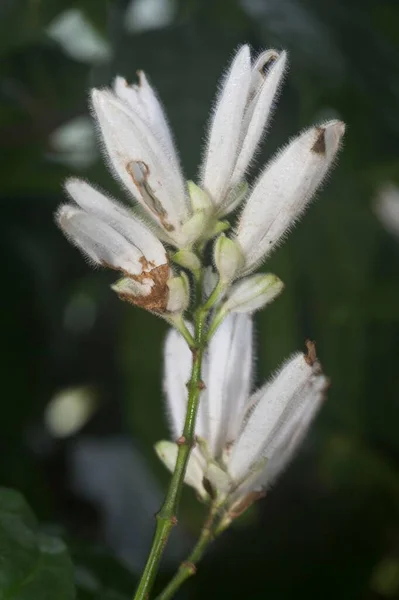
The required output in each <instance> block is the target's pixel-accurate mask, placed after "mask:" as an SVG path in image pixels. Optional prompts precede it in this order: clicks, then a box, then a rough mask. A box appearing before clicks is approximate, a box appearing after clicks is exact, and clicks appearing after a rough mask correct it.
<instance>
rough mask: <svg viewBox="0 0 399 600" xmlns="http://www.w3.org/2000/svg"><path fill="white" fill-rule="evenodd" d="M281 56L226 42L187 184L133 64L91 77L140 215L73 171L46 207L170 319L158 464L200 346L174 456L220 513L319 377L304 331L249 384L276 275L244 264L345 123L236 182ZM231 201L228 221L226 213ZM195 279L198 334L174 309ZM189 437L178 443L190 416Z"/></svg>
mask: <svg viewBox="0 0 399 600" xmlns="http://www.w3.org/2000/svg"><path fill="white" fill-rule="evenodd" d="M285 68H286V54H285V52H277V51H275V50H267V51H265V52H262V53H261V54H260V55H259V56H258V57H257V58H255V60H252V59H251V56H250V50H249V47H248V46H246V45H244V46H242V47H241V48H240V49H239V50H238V52H237V53H236V54H235V56H234V58H233V61H232V63H231V65H230V67H229V69H228V70H227V72H226V74H225V75H224V78H223V81H222V83H221V86H220V91H219V94H218V97H217V99H216V102H215V107H214V111H213V115H212V119H211V124H210V129H209V133H208V137H207V143H206V149H205V153H204V158H203V163H202V165H201V168H200V177H199V181H198V182H197V183H194V182H192V181H185V180H184V178H183V175H182V170H181V167H180V163H179V158H178V155H177V152H176V148H175V144H174V141H173V137H172V134H171V131H170V129H169V126H168V123H167V119H166V117H165V113H164V110H163V108H162V106H161V104H160V101H159V100H158V97H157V95H156V93H155V91H154V90H153V88H152V87H151V85H150V84H149V82H148V80H147V78H146V76H145V74H144V73H142V72H140V73H139V83H138V84H137V85H129V84H128V83H127V82H126V81H125V80H124V79H123V78H121V77H117V78H116V79H115V81H114V84H113V88H112V89H101V90H94V91H93V92H92V107H93V113H94V115H95V117H96V119H97V122H98V127H99V131H100V132H101V136H102V140H103V146H104V150H105V153H106V157H107V159H108V163H109V166H110V168H111V170H112V171H113V173H114V175H115V177H116V178H117V179H118V180H119V181H120V182H121V183H122V185H123V187H124V188H125V190H126V191H127V192H128V194H130V196H131V198H132V200H133V201H134V202H136V203H137V204H139V205H140V207H141V214H142V215H143V216H142V217H138V216H137V214H136V212H134V211H133V210H131V209H129V208H128V207H126V206H124V205H122V204H120V203H118V202H117V201H116V200H114V199H112V198H110V197H109V196H107V195H106V194H104V193H103V192H102V191H100V190H98V189H96V188H95V187H93V186H91V185H90V184H89V183H87V182H85V181H82V180H78V179H70V180H68V181H67V182H66V186H65V187H66V191H67V193H68V195H69V196H70V198H71V202H70V203H69V204H66V205H64V206H62V207H61V208H60V209H59V210H58V212H57V221H58V224H59V225H60V227H61V228H62V230H63V231H64V232H65V234H66V235H67V236H68V237H69V239H70V240H71V242H72V243H73V244H75V245H76V246H78V247H79V248H80V249H81V250H82V251H83V253H84V254H85V255H86V256H87V257H88V258H89V259H90V260H91V261H92V262H93V263H94V264H96V265H102V266H107V267H110V268H112V269H115V270H117V271H119V272H120V273H121V278H120V279H119V280H118V281H117V282H116V283H115V284H114V285H113V289H114V290H115V291H116V292H117V293H118V294H119V296H120V297H121V298H122V299H124V300H128V301H129V302H131V303H133V304H136V305H138V306H142V307H144V308H146V309H147V310H150V311H151V312H153V313H156V314H158V315H160V316H162V317H163V318H165V319H167V320H168V321H169V322H170V323H172V324H173V325H174V326H175V327H176V329H177V330H176V329H172V330H171V331H170V332H169V334H168V337H167V341H166V347H165V355H166V358H165V391H166V397H167V402H168V407H169V413H170V423H171V428H172V433H173V437H174V439H175V440H177V441H173V442H167V441H163V442H159V443H158V444H157V446H156V449H157V452H158V454H159V456H160V457H161V459H162V460H163V461H164V463H165V464H166V466H167V467H168V468H169V469H171V470H173V469H174V468H175V465H176V462H177V461H178V460H179V458H178V454H179V450H178V447H179V443H178V440H179V439H180V440H181V439H182V438H181V434H182V431H183V423H184V422H185V415H186V409H187V404H188V402H189V401H190V400H189V393H192V392H188V389H187V382H188V380H189V376H190V371H191V373H195V369H194V367H193V368H192V361H193V365H194V361H195V359H193V356H195V353H197V352H198V351H199V350H200V353H201V356H202V353H203V352H205V357H204V361H203V369H202V381H201V382H200V381H199V380H197V382H196V384H195V385H196V386H197V387H195V389H196V390H197V391H196V392H193V393H192V398H194V400H193V402H194V404H193V405H192V408H191V410H192V411H194V413H193V414H194V415H195V410H196V409H197V405H196V404H195V402H197V403H198V398H199V391H198V390H199V389H200V388H199V387H198V385H199V383H201V387H203V388H204V390H203V392H202V394H201V402H200V405H199V411H198V419H197V422H196V429H195V433H196V440H195V441H196V446H195V448H194V449H193V450H192V452H191V455H190V458H189V460H188V463H187V462H185V463H184V468H185V465H186V464H188V468H187V471H186V473H185V481H186V482H187V483H188V484H189V485H191V486H193V487H194V488H195V489H196V491H197V492H198V494H199V496H200V497H201V498H202V499H204V500H207V499H209V498H211V499H212V502H213V504H215V503H216V506H218V507H219V509H220V510H221V511H224V512H223V514H224V517H223V518H222V525H223V526H225V525H227V524H228V523H229V522H230V521H231V520H232V519H233V518H234V517H235V516H236V515H237V514H239V513H240V512H241V511H242V510H244V509H245V508H246V507H247V506H248V505H249V504H250V503H251V502H252V501H253V500H254V499H256V497H258V496H259V494H262V493H263V492H264V490H265V489H266V488H267V487H268V486H269V485H270V483H271V482H273V481H274V479H275V478H276V477H277V476H278V474H279V473H280V472H281V471H282V469H283V468H284V467H285V465H286V464H287V462H288V461H289V460H290V459H291V457H292V455H293V453H294V451H295V450H296V449H297V448H298V446H299V444H300V442H301V441H302V439H303V437H304V435H305V434H306V431H307V429H308V427H309V425H310V423H311V421H312V419H313V417H314V415H315V414H316V412H317V410H318V408H319V406H320V403H321V401H322V398H323V392H324V390H325V388H326V379H325V377H324V376H323V375H322V373H321V368H320V364H319V362H318V361H317V359H316V356H315V350H314V346H313V345H312V344H310V343H309V345H308V353H307V354H306V355H305V354H302V353H299V354H296V355H294V356H293V357H291V358H290V359H289V360H288V361H287V362H286V363H285V364H284V365H283V366H282V368H281V370H280V371H279V372H278V373H277V374H276V375H275V377H274V378H273V380H272V381H270V382H268V383H266V384H265V385H264V386H263V387H262V388H260V389H259V390H257V391H255V392H254V393H252V395H251V389H250V387H251V367H252V318H251V313H253V312H254V311H255V310H258V309H259V308H261V307H263V306H265V305H266V304H268V303H269V302H271V301H272V300H273V299H274V298H275V297H276V296H277V295H278V294H279V293H280V292H281V291H282V288H283V284H282V282H281V281H280V280H279V279H278V277H276V276H275V275H273V274H270V273H266V274H254V273H253V272H254V271H255V270H256V269H257V268H258V267H259V266H260V264H261V263H262V262H263V261H264V260H265V259H266V258H267V257H268V256H269V255H270V253H271V252H272V251H273V250H274V249H275V248H276V246H277V245H278V244H279V243H280V242H281V241H282V240H283V239H284V236H285V235H286V234H287V232H288V231H289V230H290V228H291V227H292V226H293V224H294V223H295V222H296V221H297V219H298V218H299V217H300V216H301V214H302V213H303V212H304V210H305V209H306V207H307V206H308V204H309V202H310V200H311V198H312V197H313V195H314V193H315V191H316V190H317V188H318V187H319V186H320V184H321V182H322V181H323V179H324V178H325V176H326V174H327V172H328V170H329V168H330V167H331V165H332V164H333V162H334V159H335V156H336V154H337V151H338V149H339V146H340V142H341V139H342V136H343V133H344V124H343V123H342V122H340V121H336V120H332V121H328V122H325V123H322V124H319V125H317V126H315V127H311V128H310V129H307V130H305V131H303V132H302V133H300V134H299V135H298V136H297V137H295V138H294V139H292V140H291V141H290V142H289V144H288V145H287V146H286V147H285V148H283V149H282V150H280V151H279V152H278V153H277V154H276V155H275V156H274V158H272V160H271V161H270V162H269V164H268V165H266V167H265V168H264V170H263V171H262V172H261V173H260V175H259V176H258V178H257V179H256V181H255V182H254V183H253V184H252V185H251V186H248V184H247V182H246V176H247V172H248V169H249V167H250V166H251V163H252V161H253V158H254V156H255V154H256V152H257V150H258V148H259V144H260V142H261V141H262V138H263V135H264V132H265V130H266V127H267V124H268V121H269V118H270V115H271V111H272V109H273V105H274V102H275V99H276V96H277V94H278V91H279V88H280V85H281V82H282V79H283V77H284V72H285ZM237 208H239V215H238V219H237V222H236V223H235V226H234V227H233V228H232V229H231V230H230V224H229V222H228V221H226V220H225V217H226V215H229V214H230V213H232V212H233V211H234V210H235V209H237ZM212 239H214V243H213V266H214V268H208V269H206V268H205V265H204V264H203V260H204V248H205V245H206V244H207V243H208V242H209V241H210V240H212ZM182 268H183V270H181V269H182ZM194 282H195V286H193V289H194V288H195V290H196V298H197V306H196V310H195V311H193V313H195V315H196V316H195V318H196V319H197V316H198V315H200V317H201V315H205V317H204V319H205V320H204V321H203V322H201V323H200V326H199V328H198V322H199V321H196V328H197V330H198V331H199V332H200V333H199V334H198V335H199V338H198V339H197V338H196V339H194V335H193V326H192V324H191V323H190V322H188V321H186V320H185V314H186V312H187V309H188V308H189V305H190V298H191V289H190V288H191V286H192V283H194ZM203 298H205V300H203ZM202 302H204V304H202ZM200 317H198V318H200ZM202 327H204V328H205V330H206V336H205V337H203V335H202V333H201V331H202V329H201V328H202ZM181 334H182V335H181ZM195 335H197V334H195ZM183 338H184V339H183ZM204 340H205V341H204ZM186 342H188V343H189V345H190V346H191V347H190V348H189V346H188V345H187V343H186ZM208 343H209V346H208V347H207V344H208ZM200 370H201V369H200V367H199V369H197V371H198V373H200ZM198 373H197V375H198ZM194 383H195V382H194ZM196 394H197V395H196ZM193 407H194V408H193ZM189 412H190V411H187V414H189ZM193 424H195V420H194V421H193ZM190 436H191V438H190V440H189V442H190V444H191V443H192V442H193V436H194V425H193V426H191V425H190ZM181 443H183V444H184V443H188V441H186V440H183V442H181ZM180 445H181V444H180ZM182 456H183V454H182V453H180V457H182ZM186 457H187V459H188V454H186ZM182 460H185V458H184V456H183V459H182ZM180 464H182V463H180ZM184 468H183V469H180V473H181V477H183V474H184ZM176 472H178V471H176ZM180 481H182V479H181V480H180ZM176 489H178V488H176ZM173 493H174V492H173ZM176 498H177V496H176ZM176 502H177V500H176Z"/></svg>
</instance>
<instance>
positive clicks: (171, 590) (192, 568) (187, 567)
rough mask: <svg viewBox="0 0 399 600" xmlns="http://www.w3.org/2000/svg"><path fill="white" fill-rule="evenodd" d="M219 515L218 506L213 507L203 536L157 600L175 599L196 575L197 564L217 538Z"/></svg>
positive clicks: (203, 529) (203, 530)
mask: <svg viewBox="0 0 399 600" xmlns="http://www.w3.org/2000/svg"><path fill="white" fill-rule="evenodd" d="M217 513H218V508H217V507H216V506H213V507H211V510H210V512H209V516H208V518H207V520H206V522H205V525H204V527H203V528H202V531H201V535H200V537H199V538H198V541H197V543H196V545H195V546H194V548H193V550H192V552H191V554H190V556H189V557H188V558H187V560H185V561H184V562H182V563H181V565H180V567H179V569H178V571H177V573H176V575H175V576H174V577H173V579H171V581H170V582H169V583H168V585H167V586H166V588H165V589H164V590H163V591H162V592H161V593H160V594H159V596H157V598H156V600H169V599H170V598H173V596H174V595H175V593H176V592H177V590H178V589H179V587H180V586H181V585H182V584H183V583H184V582H185V581H186V580H187V579H189V578H190V577H192V576H193V575H195V573H196V572H197V563H198V562H199V561H200V560H201V558H202V557H203V555H204V553H205V550H206V549H207V547H208V545H209V544H210V542H211V541H212V540H213V538H214V537H215V536H214V531H213V524H214V520H215V517H216V515H217Z"/></svg>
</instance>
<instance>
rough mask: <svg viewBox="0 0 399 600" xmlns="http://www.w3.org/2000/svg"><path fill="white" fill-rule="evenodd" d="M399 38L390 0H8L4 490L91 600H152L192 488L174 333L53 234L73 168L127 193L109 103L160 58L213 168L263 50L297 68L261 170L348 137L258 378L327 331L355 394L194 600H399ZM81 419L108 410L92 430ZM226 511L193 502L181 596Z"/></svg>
mask: <svg viewBox="0 0 399 600" xmlns="http://www.w3.org/2000/svg"><path fill="white" fill-rule="evenodd" d="M82 23H83V24H82ZM398 28H399V5H398V3H397V2H394V1H391V2H389V1H388V0H331V1H324V0H302V1H300V0H242V1H241V2H239V1H238V0H229V1H227V0H226V1H223V0H214V1H213V2H212V1H210V0H209V1H205V0H202V1H201V0H186V1H184V0H176V1H174V2H173V1H172V0H171V1H170V2H169V1H167V0H164V1H161V0H158V1H155V0H144V2H143V1H142V0H141V1H140V2H139V1H138V0H136V1H133V2H127V1H113V2H112V1H109V2H104V1H102V0H81V1H80V2H68V1H66V0H30V1H28V0H0V149H1V150H0V152H1V157H0V201H1V209H2V214H1V219H0V232H1V233H0V247H1V255H0V256H1V262H2V269H1V273H2V281H3V284H2V293H1V310H0V320H1V325H0V327H1V329H0V331H1V362H0V364H1V380H0V381H1V391H2V393H1V395H2V400H1V418H0V456H1V460H0V485H3V486H6V487H12V488H16V489H18V490H20V491H21V492H22V493H23V494H24V496H25V498H26V499H27V501H28V502H29V504H30V505H31V507H32V509H33V510H34V512H35V513H36V515H37V517H38V519H39V522H40V524H41V526H42V527H43V528H44V529H46V530H49V531H55V532H57V533H59V534H60V535H62V536H63V537H64V539H66V540H67V541H68V543H69V546H70V551H71V555H72V558H73V561H74V565H75V577H76V582H77V584H78V598H82V599H100V598H103V599H105V598H107V599H110V600H112V599H114V600H118V598H119V599H122V600H123V598H129V596H131V595H132V593H133V590H134V586H135V581H136V579H137V576H138V574H139V572H140V568H141V566H142V564H143V561H144V560H145V556H146V552H147V550H148V547H149V544H150V540H151V535H152V531H153V526H154V520H153V514H154V513H155V511H156V510H157V508H158V507H159V504H160V502H161V500H162V496H163V491H164V489H165V486H166V484H167V481H168V475H167V473H166V471H165V470H164V468H163V467H162V465H161V464H159V463H158V461H157V459H156V457H155V453H154V451H153V445H154V443H155V442H156V441H158V440H159V439H161V438H165V437H167V436H168V432H167V426H166V420H165V411H164V407H163V398H162V375H161V374H162V342H163V338H164V335H165V331H166V325H165V324H164V323H163V322H162V321H161V320H158V319H156V318H155V317H153V316H151V315H149V314H147V313H145V312H144V311H142V310H140V309H138V308H133V307H132V306H129V305H126V304H124V303H121V302H120V301H119V300H118V299H117V297H116V295H115V294H113V292H112V291H111V290H110V288H109V284H110V283H111V282H112V281H113V278H114V277H113V274H112V273H108V272H105V271H100V270H98V271H93V270H91V269H90V268H89V267H88V265H87V264H86V263H85V262H84V260H82V257H81V255H80V254H79V253H78V252H77V251H76V250H75V249H74V248H73V247H72V246H70V245H69V244H68V243H67V241H66V240H65V239H64V238H63V236H62V235H61V233H60V231H59V230H58V229H57V228H56V226H55V224H54V221H53V214H54V211H55V209H56V207H57V206H58V205H59V203H60V202H62V200H63V191H62V183H63V180H64V179H65V177H66V176H68V175H71V174H75V175H78V176H81V177H84V178H87V179H90V180H91V181H92V182H96V183H98V184H101V185H102V186H104V188H106V189H108V190H110V191H111V192H113V193H114V194H115V195H117V196H119V197H120V198H123V197H124V194H123V191H121V190H120V189H118V187H117V184H116V182H114V181H113V180H112V178H111V176H110V174H109V172H108V171H107V168H106V166H105V164H104V162H103V161H102V159H101V156H100V154H99V151H98V146H97V145H96V141H95V133H94V130H93V127H92V124H91V120H90V117H89V110H88V106H87V97H88V90H89V89H90V87H92V86H93V85H105V84H107V83H109V82H110V81H111V80H112V77H113V76H114V75H115V74H117V73H119V74H121V75H124V76H125V77H126V78H127V79H128V80H129V81H133V80H134V78H135V72H136V70H137V69H144V70H145V71H146V72H147V73H148V74H149V76H150V78H151V81H152V83H153V84H154V85H155V87H156V88H157V90H158V91H159V94H160V96H161V98H162V100H163V101H164V103H165V105H166V109H167V112H168V115H169V118H170V123H171V126H172V128H173V130H174V132H175V137H176V140H177V144H178V147H179V149H180V153H181V157H182V163H183V166H184V169H185V173H186V175H187V178H195V176H196V165H198V164H199V160H200V156H201V147H202V144H203V139H204V129H205V125H206V123H207V120H208V115H209V109H210V107H211V104H212V101H213V98H214V93H215V89H216V83H217V80H218V78H219V76H220V73H221V71H222V69H224V68H225V66H226V64H227V63H228V61H229V59H230V58H231V56H232V53H233V51H234V49H235V48H236V47H237V46H238V45H239V44H241V43H243V42H248V43H249V44H251V46H252V48H253V49H254V50H255V51H258V50H260V49H263V48H267V47H275V48H277V49H282V48H286V49H287V50H288V51H289V55H290V69H289V73H288V76H287V78H286V83H285V86H284V89H283V93H282V96H281V99H280V102H279V105H278V110H277V111H276V114H275V117H274V119H273V124H272V127H271V128H270V132H269V134H268V136H267V139H266V142H265V144H264V146H263V151H262V153H261V154H260V156H259V161H258V167H260V166H261V165H262V164H263V163H264V162H265V161H266V159H267V157H268V156H270V155H271V154H272V153H273V152H274V151H275V150H276V149H277V148H278V147H279V146H280V145H281V144H284V143H286V141H287V139H288V138H289V137H291V136H293V135H295V134H296V132H297V131H298V130H300V129H301V128H303V127H306V126H309V125H311V124H312V123H314V122H317V121H320V120H323V119H324V118H329V117H331V116H337V117H339V118H340V119H342V120H344V121H345V122H346V123H347V125H348V128H347V134H346V141H345V146H344V150H343V152H342V153H341V155H340V158H339V163H338V165H337V167H336V168H335V170H334V172H333V174H332V176H331V177H330V178H329V181H328V183H327V185H325V186H324V189H323V191H322V192H321V193H320V194H319V196H318V199H317V202H315V203H314V204H313V205H312V207H311V209H310V210H309V211H308V213H307V214H306V217H305V218H304V220H303V221H302V222H301V224H300V225H299V226H298V227H297V228H296V229H295V231H294V232H293V233H292V234H291V235H290V236H289V238H288V240H287V242H286V243H285V244H284V246H282V247H281V248H280V249H279V250H278V251H277V252H276V253H275V254H274V255H273V257H272V258H271V260H270V261H269V262H268V263H267V265H266V266H265V268H266V269H267V270H268V271H272V272H275V273H276V274H277V275H278V276H279V277H280V278H281V279H282V280H283V281H284V282H285V284H286V289H285V291H284V294H283V295H282V296H281V297H280V298H279V299H278V300H277V301H276V302H275V303H274V304H273V305H272V306H270V307H268V308H267V309H266V310H265V311H263V312H261V313H259V314H257V315H256V324H257V344H258V360H257V365H256V366H257V381H256V383H260V382H261V381H263V380H264V378H265V377H267V376H268V375H269V374H270V373H271V372H272V371H273V370H274V369H275V368H276V367H277V366H278V365H279V364H280V363H281V362H282V361H283V360H284V359H285V358H286V357H287V356H288V355H289V354H291V353H292V352H294V351H296V350H298V349H301V348H303V344H304V340H305V338H311V339H314V340H316V342H317V349H318V355H319V357H320V359H321V361H322V363H323V365H324V369H325V371H326V373H327V374H328V375H329V377H330V378H331V383H332V385H331V389H330V392H329V397H328V401H327V402H326V404H325V406H324V408H323V410H322V412H321V414H320V416H319V417H318V418H317V420H316V422H315V425H314V427H313V428H312V430H311V432H310V434H309V436H308V438H307V440H306V443H305V444H304V445H303V447H302V450H301V452H300V454H299V455H298V456H297V458H296V459H295V461H294V462H293V464H292V465H291V466H290V467H289V469H288V470H287V472H286V474H285V475H284V476H283V477H282V478H281V480H280V481H279V482H278V484H277V485H276V486H275V487H274V488H273V489H272V490H271V491H270V493H269V494H268V495H267V497H266V498H265V499H264V500H262V501H261V502H259V503H258V504H257V505H256V507H254V508H253V509H252V510H251V511H250V512H249V513H248V514H247V515H246V516H245V517H244V518H243V519H241V521H239V522H237V523H236V524H235V525H234V526H233V527H232V528H231V530H229V531H227V532H226V533H225V534H224V535H223V536H222V537H221V538H220V539H219V540H218V541H217V542H216V543H215V544H214V546H213V547H212V549H211V551H210V552H209V554H208V555H207V557H206V558H205V559H204V561H203V563H202V565H201V567H200V569H199V570H198V574H197V576H196V577H195V578H194V579H193V580H192V581H190V582H189V583H188V584H187V585H186V586H185V587H184V589H182V591H181V592H180V596H179V597H181V598H193V599H194V598H204V597H207V598H208V597H209V598H224V597H227V598H228V597H230V598H236V597H237V598H238V597H239V598H267V599H273V600H280V599H281V600H282V599H288V598H301V597H302V596H303V597H305V596H306V597H307V598H323V599H324V598H326V599H329V598H331V599H333V598H334V600H336V599H340V600H341V599H346V598H348V599H349V598H350V599H357V598H359V599H362V600H377V599H385V598H387V599H388V598H399V394H398V390H399V336H398V331H399V330H398V321H399V238H398V239H397V238H395V237H394V236H392V235H390V234H388V233H387V232H386V231H385V230H384V228H383V227H382V225H381V224H380V223H379V221H378V220H377V218H376V216H375V213H374V204H375V198H376V194H377V192H378V189H379V188H380V186H381V185H383V184H384V183H385V182H386V181H395V180H396V182H397V183H398V184H399V71H398V64H399V36H398ZM254 173H256V170H255V171H254ZM66 393H68V398H67V400H65V398H66ZM60 394H63V395H60ZM62 399H63V401H62ZM68 399H69V400H68ZM74 407H75V409H76V407H78V410H79V411H80V413H86V417H85V415H84V414H81V418H80V419H79V418H78V417H76V418H77V423H78V422H79V423H80V425H78V424H76V425H75V427H73V426H72V425H71V428H69V429H68V427H67V423H68V421H69V419H70V418H71V414H72V412H73V408H74ZM73 414H75V412H73ZM60 423H61V426H62V427H60ZM203 517H204V508H203V507H202V506H201V505H199V504H198V502H197V501H196V499H195V497H194V494H193V493H192V492H191V490H186V491H185V493H184V497H183V504H182V507H181V514H180V520H179V528H178V531H176V532H175V533H174V536H173V539H172V543H171V546H170V548H169V550H168V552H167V555H166V559H165V562H164V566H163V572H162V575H161V579H160V582H159V585H161V584H162V582H165V581H166V580H167V579H168V577H169V576H170V574H171V573H172V572H173V570H174V568H175V567H176V565H177V564H178V561H179V560H181V559H182V558H183V557H184V556H185V553H186V552H187V550H188V549H189V548H190V545H191V543H192V542H193V541H194V540H195V536H196V534H197V533H198V531H199V528H200V525H201V521H202V519H203ZM128 568H129V569H130V573H129V571H128Z"/></svg>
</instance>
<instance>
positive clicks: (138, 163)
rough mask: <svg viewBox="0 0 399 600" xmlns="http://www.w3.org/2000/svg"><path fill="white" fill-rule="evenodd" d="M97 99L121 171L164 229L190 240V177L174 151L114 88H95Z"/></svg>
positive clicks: (181, 242) (112, 154)
mask: <svg viewBox="0 0 399 600" xmlns="http://www.w3.org/2000/svg"><path fill="white" fill-rule="evenodd" d="M92 102H93V108H94V111H95V115H96V117H97V119H98V123H99V126H100V130H101V133H102V137H103V140H104V143H105V148H106V150H107V154H108V158H109V161H110V164H111V167H112V168H113V170H114V172H115V174H116V175H117V176H118V177H119V179H120V180H121V181H122V183H123V184H124V185H125V187H126V188H127V190H128V191H129V192H131V193H132V195H133V196H134V197H135V198H136V199H137V200H138V201H139V202H140V203H141V204H142V206H143V207H144V208H145V210H146V211H147V212H148V214H149V215H150V217H151V218H152V219H153V220H154V221H155V222H156V223H157V225H158V226H159V227H160V230H161V231H163V232H164V237H165V239H166V240H167V241H172V242H174V243H176V245H178V246H180V245H184V244H185V242H186V240H185V239H184V236H183V234H182V232H181V229H182V226H183V225H184V223H186V222H187V221H188V220H189V218H190V216H192V215H191V214H190V207H189V202H188V197H187V193H186V189H185V184H184V180H183V178H182V175H181V173H180V169H179V167H178V165H177V163H176V160H175V157H174V156H173V155H171V154H170V152H169V151H168V148H167V146H166V145H164V143H163V141H162V140H163V138H162V137H158V136H157V131H154V130H153V129H152V126H153V124H152V123H151V124H150V123H149V122H148V121H146V120H143V118H142V116H141V114H140V112H138V111H137V110H136V111H135V110H133V109H132V108H131V105H128V104H127V103H126V102H123V101H121V100H120V99H119V98H118V97H117V96H115V94H113V93H112V92H111V91H109V90H93V92H92Z"/></svg>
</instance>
